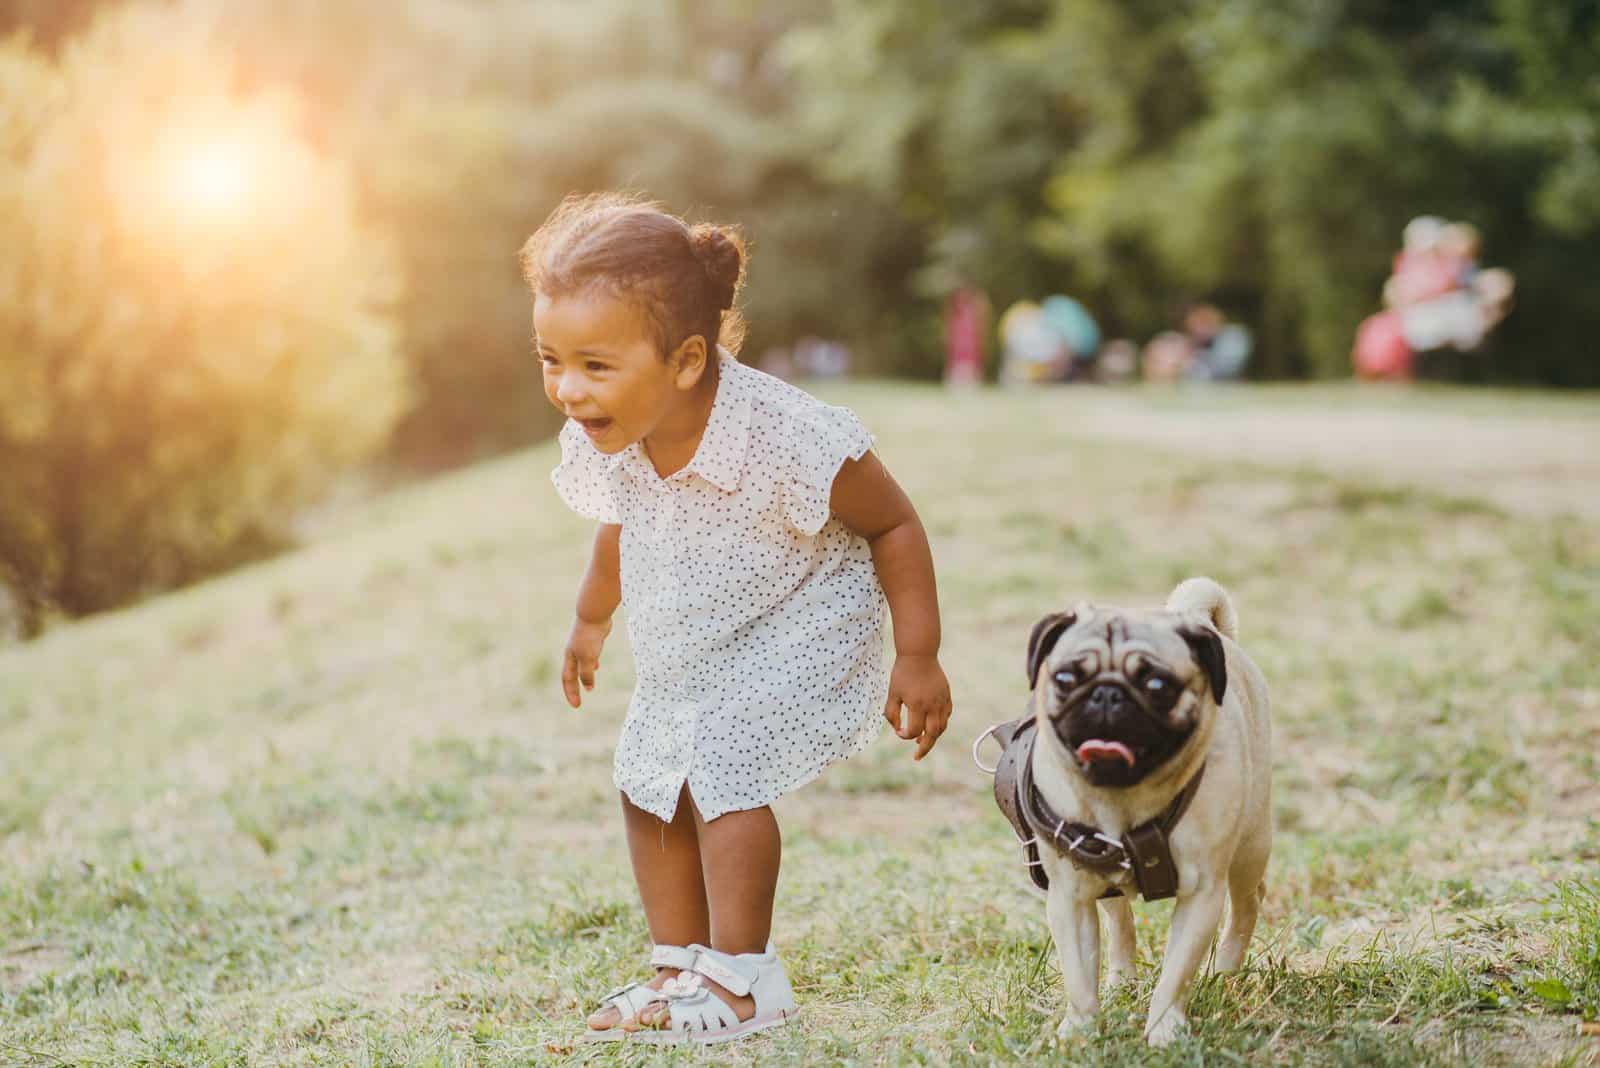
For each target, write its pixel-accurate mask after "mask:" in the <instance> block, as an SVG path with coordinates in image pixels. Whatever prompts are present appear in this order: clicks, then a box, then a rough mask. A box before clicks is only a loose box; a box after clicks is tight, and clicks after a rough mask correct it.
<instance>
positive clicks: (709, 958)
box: [690, 946, 760, 998]
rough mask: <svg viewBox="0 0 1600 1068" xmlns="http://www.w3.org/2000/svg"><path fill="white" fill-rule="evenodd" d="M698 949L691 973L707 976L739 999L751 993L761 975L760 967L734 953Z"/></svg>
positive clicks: (702, 947)
mask: <svg viewBox="0 0 1600 1068" xmlns="http://www.w3.org/2000/svg"><path fill="white" fill-rule="evenodd" d="M696 948H697V949H698V950H699V952H698V953H696V954H695V958H694V967H693V968H692V969H690V970H691V971H693V972H695V973H696V974H698V975H703V976H705V977H706V978H707V979H710V980H711V981H712V982H714V983H716V984H717V985H719V986H721V987H722V988H723V989H725V990H727V991H728V992H729V993H731V994H734V995H735V996H737V997H741V998H742V997H744V996H745V995H746V994H748V993H750V988H751V987H753V986H754V985H755V982H756V976H757V975H759V974H760V966H759V965H757V964H756V963H755V962H754V961H751V960H742V959H740V958H739V957H737V956H735V955H734V954H732V953H721V952H718V951H717V950H715V949H707V948H706V947H704V946H698V947H696Z"/></svg>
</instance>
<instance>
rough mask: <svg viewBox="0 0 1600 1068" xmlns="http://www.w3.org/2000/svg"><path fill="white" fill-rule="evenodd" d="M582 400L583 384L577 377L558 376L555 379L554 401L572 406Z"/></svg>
mask: <svg viewBox="0 0 1600 1068" xmlns="http://www.w3.org/2000/svg"><path fill="white" fill-rule="evenodd" d="M582 399H583V383H581V382H579V381H578V376H577V375H560V376H559V377H557V379H556V400H558V401H560V402H561V403H562V404H572V403H574V402H576V401H580V400H582Z"/></svg>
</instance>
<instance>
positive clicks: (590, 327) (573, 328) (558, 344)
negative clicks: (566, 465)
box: [533, 289, 705, 453]
mask: <svg viewBox="0 0 1600 1068" xmlns="http://www.w3.org/2000/svg"><path fill="white" fill-rule="evenodd" d="M533 333H534V338H535V340H536V341H537V342H538V346H539V358H540V361H541V362H542V364H543V366H544V395H545V396H546V397H548V398H549V399H550V403H551V404H553V405H555V406H556V407H557V408H558V409H560V410H561V412H562V413H563V414H564V415H566V416H567V417H568V418H569V419H573V420H576V421H577V423H578V424H579V425H580V426H581V427H583V432H584V433H585V434H588V435H589V440H590V441H592V442H594V445H595V448H597V449H599V450H600V451H601V452H604V453H617V452H621V451H622V450H623V449H626V448H627V447H628V446H629V445H632V444H633V443H634V442H636V441H640V440H642V439H644V438H646V437H648V436H649V435H650V434H652V433H653V432H654V431H655V430H656V428H657V427H658V426H660V425H661V422H662V420H663V419H664V418H666V416H667V415H668V414H670V413H671V412H672V410H673V408H674V406H675V405H676V404H677V403H678V401H679V400H680V399H681V398H682V397H683V396H684V395H685V394H686V393H687V392H688V391H689V390H691V389H693V388H694V385H695V383H696V382H698V381H699V380H700V375H701V372H702V371H704V369H705V359H704V354H703V353H701V354H700V356H701V358H700V359H698V360H696V359H694V358H693V357H694V355H695V354H694V353H693V352H690V353H688V354H687V356H688V358H687V359H686V358H685V356H686V353H685V347H688V348H691V349H692V348H695V347H696V346H693V345H690V342H685V343H684V345H683V346H679V348H678V349H677V351H675V352H673V353H672V354H671V355H670V356H669V357H668V358H666V359H665V360H663V359H662V358H661V353H660V352H659V351H658V350H657V348H656V342H655V338H654V336H653V335H652V334H651V332H650V330H649V328H648V326H647V324H646V323H645V320H644V316H643V315H642V314H641V313H640V312H639V310H638V309H637V308H635V307H634V306H633V305H632V304H630V303H628V302H627V301H624V300H621V299H618V298H617V297H613V296H611V295H610V294H608V293H605V292H603V291H600V290H593V289H591V290H587V291H579V292H577V293H572V294H568V295H565V296H559V297H550V296H547V295H545V294H544V293H540V294H538V295H537V296H536V297H535V298H534V301H533ZM690 341H698V336H697V337H695V338H691V339H690Z"/></svg>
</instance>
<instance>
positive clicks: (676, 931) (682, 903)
mask: <svg viewBox="0 0 1600 1068" xmlns="http://www.w3.org/2000/svg"><path fill="white" fill-rule="evenodd" d="M698 819H699V817H698V816H697V814H696V813H695V812H694V806H693V804H692V803H691V802H690V800H689V788H688V786H687V785H686V786H684V788H683V793H682V794H680V795H679V796H678V807H677V810H676V811H675V812H674V813H673V816H672V822H671V823H662V822H661V821H660V820H659V819H657V818H656V817H655V816H652V815H651V814H650V813H648V812H646V811H644V810H643V809H641V808H637V807H635V806H634V804H633V802H631V801H629V800H628V798H627V796H626V795H624V796H623V798H622V823H623V827H624V828H625V830H626V832H627V836H628V855H629V857H630V858H632V860H633V879H634V882H636V883H637V884H638V885H639V900H640V902H641V903H642V904H643V905H644V918H645V923H646V924H648V925H649V927H650V940H651V941H652V942H654V943H656V944H657V945H668V946H687V945H689V944H690V943H692V942H697V943H699V944H701V945H708V944H710V941H711V921H710V919H709V910H708V909H707V906H706V885H705V878H704V876H703V875H702V873H701V861H700V839H699V834H698V829H697V825H698ZM677 974H678V973H677V970H676V969H673V968H663V969H661V970H660V971H658V972H656V974H655V977H654V978H653V979H651V980H650V981H649V982H648V983H647V984H646V985H647V986H650V987H653V988H655V989H657V990H659V989H660V988H661V984H662V983H664V982H666V981H667V980H668V979H670V978H672V977H673V976H674V975H677ZM621 1022H622V1014H621V1013H619V1012H618V1011H617V1010H616V1009H614V1008H611V1007H609V1006H608V1007H606V1008H603V1009H601V1010H600V1011H599V1012H597V1013H595V1014H594V1015H592V1016H590V1017H589V1026H590V1027H592V1028H595V1029H596V1030H604V1029H606V1028H608V1027H615V1026H617V1024H619V1023H621Z"/></svg>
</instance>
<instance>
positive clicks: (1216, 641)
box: [1178, 624, 1228, 705]
mask: <svg viewBox="0 0 1600 1068" xmlns="http://www.w3.org/2000/svg"><path fill="white" fill-rule="evenodd" d="M1178 633H1179V634H1180V635H1182V636H1183V640H1184V641H1186V642H1188V643H1189V652H1190V653H1192V654H1193V655H1194V660H1195V663H1197V664H1199V665H1200V670H1201V671H1203V672H1205V673H1206V679H1207V680H1208V681H1209V682H1210V683H1211V696H1212V697H1215V698H1216V700H1217V704H1219V705H1220V704H1221V703H1222V695H1223V694H1225V693H1227V692H1228V658H1227V656H1226V655H1224V654H1223V651H1222V639H1221V638H1220V637H1218V636H1217V632H1216V631H1214V630H1212V629H1211V628H1210V627H1206V626H1200V625H1198V624H1196V625H1193V626H1183V627H1179V628H1178Z"/></svg>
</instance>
